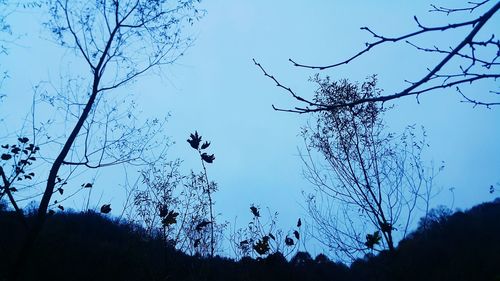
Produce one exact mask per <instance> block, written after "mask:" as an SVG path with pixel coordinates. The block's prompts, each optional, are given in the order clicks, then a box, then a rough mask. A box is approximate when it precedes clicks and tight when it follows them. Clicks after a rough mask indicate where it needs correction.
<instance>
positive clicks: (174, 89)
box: [0, 0, 500, 229]
mask: <svg viewBox="0 0 500 281" xmlns="http://www.w3.org/2000/svg"><path fill="white" fill-rule="evenodd" d="M433 2H436V1H433ZM430 3H431V2H430V1H395V0H392V1H361V0H357V1H337V0H335V1H305V0H295V1H286V0H279V1H265V0H254V1H248V0H247V1H244V0H238V1H234V0H232V1H224V0H212V1H208V0H205V1H203V2H202V4H201V6H202V7H203V8H204V9H206V11H207V14H206V16H205V17H204V18H202V19H201V20H200V21H199V22H198V23H196V24H195V26H194V27H193V28H190V29H189V31H190V32H191V33H192V34H193V35H194V37H195V39H196V40H195V44H194V46H192V47H191V48H190V49H189V50H188V51H187V52H186V54H185V55H184V56H183V57H181V58H180V59H179V60H178V61H177V62H176V63H175V64H174V65H172V66H169V67H167V68H165V69H164V70H163V72H162V74H161V76H156V75H147V76H144V77H141V78H140V79H139V80H138V81H137V82H136V83H134V84H133V85H130V86H127V87H126V88H125V89H124V91H130V92H133V93H135V96H136V97H137V103H138V104H139V107H140V109H141V110H142V111H143V114H146V115H151V116H159V117H161V116H165V115H167V114H168V113H170V115H171V117H170V118H169V122H168V125H167V131H166V134H167V135H168V136H170V138H171V140H173V141H175V142H176V144H174V145H173V146H172V147H171V148H170V150H169V151H170V153H171V155H172V156H171V157H172V158H174V157H180V158H181V159H183V160H184V163H183V169H184V170H186V171H187V170H189V169H194V170H199V160H198V158H197V155H196V154H195V153H194V152H193V151H192V150H191V148H190V147H189V145H188V144H187V142H186V139H187V137H188V136H189V134H190V133H191V132H193V131H194V130H197V131H198V132H199V133H200V134H201V135H202V136H203V137H204V138H205V139H207V140H210V141H212V145H211V152H213V153H215V157H216V159H215V161H214V163H213V164H212V165H210V166H209V167H208V172H209V176H210V178H211V179H212V180H214V181H216V182H217V183H218V184H219V192H218V193H217V195H216V201H217V203H216V206H215V209H216V211H217V212H220V213H221V214H222V217H223V218H224V219H226V220H228V221H230V222H233V221H234V218H235V217H236V216H238V222H239V223H240V224H241V225H244V224H245V223H246V222H248V220H249V219H250V212H249V206H250V204H252V203H254V204H256V205H259V206H261V207H270V209H271V211H273V212H274V211H277V212H279V213H280V217H279V221H280V225H281V226H282V227H283V228H284V229H288V228H289V227H290V228H291V227H293V226H294V225H295V222H296V219H297V217H306V214H305V210H304V209H303V208H302V207H301V205H303V204H304V198H303V196H302V193H301V192H302V191H305V192H308V191H310V190H311V188H310V186H309V183H308V182H307V181H306V180H304V178H303V177H302V172H301V170H302V163H301V160H300V157H299V156H298V149H300V148H301V147H303V143H302V140H301V138H300V137H299V132H300V127H301V126H303V125H304V124H305V123H306V122H307V121H308V120H311V119H310V118H311V116H308V115H295V114H289V113H281V112H276V111H274V110H273V109H272V107H271V104H274V105H276V106H281V107H285V108H286V107H292V106H294V105H296V103H295V101H294V100H293V99H292V98H291V97H290V96H288V95H287V94H286V93H285V92H283V91H282V90H280V89H278V88H276V87H275V85H274V83H273V82H272V81H271V80H269V79H268V78H266V77H264V75H263V74H262V72H261V71H260V70H259V69H258V68H257V67H256V66H255V65H254V64H253V62H252V58H255V59H256V60H257V61H259V62H260V63H262V65H263V66H264V67H265V68H266V69H267V70H268V71H269V72H270V73H272V74H274V75H275V76H276V77H277V78H278V79H279V80H280V81H281V82H282V83H284V84H286V85H287V86H290V87H292V88H293V89H294V90H296V91H297V92H298V93H300V94H302V95H304V96H306V97H311V96H312V93H313V91H314V89H315V85H314V84H313V83H311V82H308V78H309V77H311V76H313V75H314V74H315V73H316V71H313V70H307V69H300V68H294V67H293V66H292V65H291V64H290V63H289V62H288V59H289V58H293V59H296V60H298V61H300V62H305V63H310V64H328V63H332V62H336V61H339V60H341V59H345V58H346V57H348V56H349V55H352V54H354V53H355V52H357V51H358V50H360V49H361V48H363V46H364V42H366V41H371V40H372V38H371V37H370V35H369V34H368V33H366V32H363V31H361V30H360V29H359V28H360V27H362V26H369V27H372V28H373V29H374V30H376V31H378V32H380V33H382V34H386V35H398V34H402V33H404V32H408V31H412V30H414V29H415V28H416V27H415V23H414V21H413V19H412V18H413V15H419V18H421V19H422V20H423V21H424V22H427V23H429V24H430V23H435V22H439V19H441V23H443V21H442V19H443V15H438V14H430V13H428V12H427V11H428V9H429V4H430ZM439 3H442V4H446V3H448V4H449V3H454V2H453V1H439ZM32 15H33V14H30V13H26V12H20V13H16V14H13V15H11V24H12V27H13V30H14V32H16V31H20V33H22V34H24V33H26V35H23V37H21V38H20V39H18V40H17V41H16V43H15V44H13V45H11V47H10V50H9V55H8V56H2V57H0V60H1V64H2V69H4V68H5V69H6V70H7V71H8V72H9V76H10V78H9V79H8V80H6V81H5V82H4V85H3V89H2V90H3V92H5V93H6V94H7V95H8V96H7V98H6V100H5V102H4V104H0V110H1V111H2V115H4V114H5V115H7V118H12V120H18V122H19V120H22V118H23V117H24V114H25V113H26V112H28V111H29V105H26V104H20V103H18V102H17V101H16V100H17V98H18V97H20V96H21V95H22V97H23V98H28V99H31V95H32V91H31V87H32V86H33V85H35V84H37V83H38V82H39V81H42V80H43V81H46V80H50V79H54V77H57V76H58V72H59V71H60V70H61V69H63V68H64V67H63V66H66V64H67V62H65V60H64V59H65V53H64V50H63V51H61V50H62V49H61V47H59V46H57V45H55V44H53V43H51V42H50V41H49V40H48V39H47V38H49V35H47V33H43V27H42V26H41V25H40V22H41V21H40V20H41V19H42V18H43V15H37V14H35V15H34V16H32ZM444 22H446V18H445V21H444ZM499 22H500V21H499V15H496V18H495V19H494V21H493V22H492V23H491V24H490V26H489V28H490V29H489V30H490V32H491V30H492V27H493V26H495V24H496V26H500V24H499ZM460 34H463V33H460V32H457V33H455V34H453V35H451V36H449V37H446V38H445V39H446V40H449V42H450V44H449V45H454V44H456V43H458V40H460V37H459V36H460ZM442 36H443V35H438V36H437V37H430V38H428V39H425V40H427V41H425V40H423V41H421V42H424V43H428V44H429V45H430V46H432V45H433V44H435V43H436V42H434V40H438V39H441V38H442ZM437 43H438V42H437ZM444 45H446V44H444ZM438 60H439V57H436V56H428V55H426V54H422V53H419V52H415V51H414V49H412V48H411V47H409V46H408V45H404V44H400V45H387V46H381V47H380V48H377V49H375V50H373V51H372V52H370V53H368V54H366V55H365V56H363V57H361V58H359V59H358V60H356V61H354V62H353V63H352V64H349V65H346V66H343V67H341V68H338V69H335V70H327V71H324V72H322V73H321V74H322V75H330V76H331V77H332V78H334V79H340V78H349V79H351V80H353V81H362V80H363V79H364V78H365V77H366V76H369V75H371V74H378V77H379V86H380V87H381V88H382V89H384V91H385V92H386V93H391V92H395V91H397V90H398V89H401V88H402V87H403V86H404V85H405V83H404V79H408V80H416V79H417V78H419V75H422V73H425V72H426V68H427V67H430V66H432V63H435V62H436V61H438ZM75 65H78V63H77V62H76V63H75ZM492 85H493V86H496V87H498V82H496V85H495V84H490V85H489V86H490V88H479V89H477V90H478V91H481V90H484V89H487V90H489V89H491V86H492ZM497 89H498V88H497ZM460 100H461V98H460V97H459V96H458V95H457V93H456V92H455V91H454V90H447V91H440V92H435V93H431V94H428V95H425V96H422V97H421V98H420V104H417V102H416V100H415V99H414V98H412V97H410V98H405V99H400V100H396V101H395V104H396V107H395V108H394V109H393V110H391V111H390V112H389V113H388V114H387V123H388V124H389V126H390V129H391V130H393V131H401V130H402V128H404V126H406V125H409V124H416V125H418V126H420V125H423V126H425V128H426V130H427V134H428V140H429V143H430V148H429V150H428V151H427V153H426V159H427V160H428V161H434V162H435V163H437V164H436V166H438V165H439V163H440V162H441V161H444V162H445V166H446V168H445V170H444V171H443V172H442V173H441V175H440V176H439V177H438V178H437V180H436V187H437V188H442V192H441V193H440V195H439V196H437V197H436V198H435V199H434V201H433V202H432V204H433V205H439V204H443V205H447V206H451V204H452V203H451V202H452V201H454V202H453V204H454V205H453V207H454V208H469V207H471V206H473V205H476V204H479V203H481V202H485V201H491V200H493V199H494V198H495V197H498V196H499V193H500V126H499V125H498V123H499V121H500V107H497V108H492V109H486V108H484V107H476V108H473V107H472V106H471V105H470V104H465V103H460ZM11 108H16V110H12V109H11ZM17 108H19V109H17ZM9 120H10V119H9ZM109 176H110V175H108V174H106V171H105V170H103V171H101V172H100V174H99V179H101V180H102V181H103V183H105V184H103V185H106V188H102V189H101V190H99V192H98V193H99V194H102V197H101V198H99V199H100V200H101V201H106V202H111V203H112V204H115V205H119V204H120V202H121V201H123V194H121V193H120V192H121V191H120V186H119V184H120V183H116V182H115V183H116V185H114V186H113V181H110V180H109V178H108V177H109ZM103 185H101V186H103ZM490 185H494V186H495V187H496V189H497V191H496V193H494V194H490V193H489V186H490ZM97 188H99V187H97ZM450 188H453V195H452V194H451V192H450V190H449V189H450ZM96 200H97V199H96ZM80 206H81V202H75V208H77V209H78V208H80ZM117 209H118V208H117Z"/></svg>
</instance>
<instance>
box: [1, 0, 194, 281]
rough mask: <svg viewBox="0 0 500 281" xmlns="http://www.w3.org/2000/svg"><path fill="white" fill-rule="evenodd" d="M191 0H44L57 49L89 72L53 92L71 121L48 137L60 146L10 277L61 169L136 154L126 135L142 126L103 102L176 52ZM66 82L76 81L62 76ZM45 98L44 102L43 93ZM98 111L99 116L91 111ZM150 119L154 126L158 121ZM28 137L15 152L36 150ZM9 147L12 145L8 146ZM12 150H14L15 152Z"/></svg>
mask: <svg viewBox="0 0 500 281" xmlns="http://www.w3.org/2000/svg"><path fill="white" fill-rule="evenodd" d="M198 2H199V1H197V0H187V1H174V2H171V1H146V0H112V1H107V0H103V1H90V2H89V1H83V0H82V1H68V0H51V1H48V2H47V5H48V6H49V7H50V16H51V20H50V21H49V22H48V24H47V26H48V27H49V28H50V30H51V31H52V33H53V34H54V35H55V38H56V40H57V41H58V43H59V44H60V45H61V46H63V47H67V48H69V49H70V50H73V51H74V54H75V55H76V56H77V57H80V58H82V59H83V62H84V63H85V64H86V66H87V67H88V74H89V75H88V78H84V79H82V80H81V81H79V82H78V83H77V86H76V87H69V88H67V89H70V88H71V89H73V90H74V92H72V93H71V92H64V91H60V92H58V93H56V94H55V96H58V97H59V99H57V100H59V101H62V102H63V103H64V104H65V105H66V109H67V111H66V112H67V113H68V114H69V116H70V117H74V118H75V120H76V123H75V124H74V125H70V126H71V127H70V128H67V129H69V132H70V133H69V134H67V135H64V137H63V138H60V139H58V140H57V141H56V142H55V143H56V144H59V145H60V148H59V149H58V153H57V155H56V156H55V157H54V158H52V159H51V160H50V169H49V171H48V175H47V179H46V180H45V181H43V183H44V184H45V187H44V188H43V191H42V194H41V200H40V204H39V206H38V209H37V215H36V218H35V219H34V221H33V223H32V224H31V225H30V226H29V231H28V235H27V238H26V239H25V240H26V241H25V243H24V245H23V248H22V249H21V251H20V254H19V258H18V260H17V262H16V264H15V266H14V267H13V268H12V273H11V278H12V279H14V278H15V277H16V276H17V274H18V273H19V272H20V269H21V266H22V264H23V263H24V262H25V260H26V258H27V255H28V253H29V251H30V250H31V248H32V246H33V244H34V242H35V239H36V237H37V235H38V233H39V232H40V230H41V228H42V225H43V223H44V221H45V219H46V216H47V212H48V210H49V206H50V205H51V198H52V197H53V195H54V194H55V193H57V192H60V193H61V194H62V191H61V190H62V189H61V186H62V185H64V184H66V183H67V181H66V180H65V178H63V177H62V176H60V172H61V169H62V167H70V168H69V169H71V167H87V168H91V169H96V168H100V167H103V166H108V165H114V164H119V163H124V162H126V161H130V160H131V159H132V160H133V159H135V158H136V157H140V155H142V152H143V151H144V150H143V148H144V146H143V145H142V144H141V143H139V142H134V141H132V142H130V141H129V140H130V138H131V137H133V136H138V137H139V135H137V134H136V133H138V132H141V131H142V130H146V131H147V128H138V127H136V126H132V127H128V124H127V123H125V124H124V123H120V122H118V121H117V120H120V118H127V117H130V115H129V116H127V112H125V113H123V112H122V113H119V112H118V110H117V107H115V106H113V105H112V104H110V103H109V101H110V100H112V98H111V96H110V92H112V91H113V90H116V89H117V88H119V87H121V86H123V85H125V84H127V83H129V82H132V81H134V80H135V79H136V78H138V77H139V76H140V75H142V74H144V73H146V72H147V71H149V70H151V69H153V68H157V67H161V66H163V65H166V64H171V63H172V62H174V61H175V60H176V59H177V58H179V56H181V55H182V54H183V52H184V50H185V49H186V48H187V47H189V46H190V44H191V41H190V39H189V37H185V36H183V33H182V32H181V31H182V28H183V27H184V26H185V24H190V23H192V22H193V21H194V20H196V19H198V18H199V16H200V15H201V14H200V12H199V11H198V10H197V9H196V4H197V3H198ZM69 81H70V82H72V81H76V80H73V79H70V80H69ZM48 100H49V101H51V99H50V98H49V99H48ZM106 105H108V106H106ZM57 109H60V108H57ZM99 111H101V113H102V112H104V114H98V112H99ZM110 113H115V114H117V116H118V117H117V118H115V119H113V120H114V121H115V123H114V125H115V126H118V127H119V128H121V129H122V130H121V131H122V132H123V133H121V134H118V136H116V135H113V130H112V128H111V127H110V121H112V120H110V119H107V118H108V117H107V116H109V114H110ZM123 114H124V115H123ZM66 116H68V115H66ZM63 121H66V120H63ZM151 122H153V123H157V122H158V121H156V120H153V121H151ZM121 126H124V127H121ZM96 128H97V131H100V132H104V135H95V132H96ZM37 132H38V131H37ZM146 135H147V132H146ZM141 136H142V137H143V139H142V141H144V140H145V139H144V137H145V135H144V134H141ZM146 137H147V136H146ZM146 139H147V138H146ZM91 140H97V141H96V143H100V144H101V146H100V147H99V145H97V146H98V147H97V148H96V147H94V149H92V148H91V147H90V146H89V143H90V141H91ZM29 141H30V140H29V139H28V138H25V137H20V138H19V142H20V144H17V146H16V147H17V148H19V149H21V153H22V152H24V151H23V149H25V146H28V147H31V148H32V150H35V149H36V148H37V147H38V146H37V145H35V144H34V143H36V142H35V140H32V141H33V142H34V143H28V142H29ZM137 141H139V139H137ZM146 143H147V141H146ZM20 146H22V147H20ZM11 148H12V146H10V147H9V149H11ZM110 148H112V149H110ZM15 151H17V152H18V153H19V151H18V149H15ZM36 151H37V150H36ZM29 153H30V151H28V152H27V153H25V154H26V155H28V156H29ZM114 153H117V154H114ZM5 154H6V155H10V156H11V157H10V158H9V159H7V160H10V161H13V160H12V159H15V157H14V155H12V154H15V153H13V152H12V150H11V151H10V152H8V153H5ZM5 158H8V156H5ZM7 160H6V161H7ZM107 160H109V162H108V161H107ZM15 161H16V165H18V164H23V163H25V162H24V161H33V160H30V159H28V160H26V159H21V158H20V157H18V158H16V159H15ZM21 161H22V162H21ZM27 165H29V164H28V163H27ZM14 168H15V166H14ZM72 171H74V170H70V172H69V174H71V173H72ZM14 172H16V169H14ZM20 172H21V173H22V171H20ZM2 175H5V173H2ZM3 180H4V182H3V185H2V186H1V189H2V191H3V192H5V193H7V195H8V193H9V192H11V191H13V189H12V188H15V187H14V186H12V184H9V183H10V181H9V180H8V179H7V178H6V177H3ZM6 180H7V181H6ZM90 186H91V185H90ZM83 187H88V185H85V184H84V185H83ZM8 197H9V199H10V203H11V204H12V205H13V206H15V204H16V202H15V199H14V197H12V196H8ZM109 210H110V209H109V206H107V208H105V210H104V211H106V212H109ZM21 213H22V212H19V214H21Z"/></svg>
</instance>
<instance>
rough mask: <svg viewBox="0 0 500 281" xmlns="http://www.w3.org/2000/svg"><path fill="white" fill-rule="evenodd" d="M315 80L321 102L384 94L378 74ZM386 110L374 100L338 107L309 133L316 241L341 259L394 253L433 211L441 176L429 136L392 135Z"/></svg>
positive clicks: (320, 117)
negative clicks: (431, 157) (432, 162)
mask: <svg viewBox="0 0 500 281" xmlns="http://www.w3.org/2000/svg"><path fill="white" fill-rule="evenodd" d="M313 81H314V82H316V83H317V84H318V90H317V91H316V94H315V98H314V101H315V102H317V103H330V102H332V101H335V100H344V101H346V102H351V101H354V100H358V99H360V98H368V99H372V98H376V97H378V96H379V95H380V93H381V90H379V89H377V88H376V78H375V77H374V76H372V77H370V78H368V80H367V81H365V82H364V83H362V84H361V85H358V84H355V83H351V82H349V81H347V80H341V81H331V80H330V79H329V78H325V79H321V78H319V76H316V77H315V78H314V79H313ZM385 110H386V109H384V108H382V107H381V106H379V105H377V104H376V103H375V102H369V103H363V104H358V105H355V106H349V107H339V108H335V109H332V110H329V111H321V112H318V113H316V114H315V115H314V117H315V122H314V124H312V125H309V126H308V127H305V128H303V137H304V140H305V143H306V148H307V153H305V154H302V160H303V163H304V165H305V169H304V172H305V176H306V178H307V179H308V180H309V181H310V182H311V183H312V184H313V187H314V192H312V193H311V194H308V195H307V206H308V211H309V214H310V216H311V217H312V220H313V221H314V222H315V223H314V224H313V228H314V230H313V236H315V237H316V238H317V239H318V240H319V241H320V242H322V243H324V244H325V245H326V246H327V247H329V248H330V249H332V250H334V254H336V255H337V257H338V258H346V257H347V258H349V259H355V258H357V257H359V256H360V255H361V254H366V253H369V252H371V251H381V250H389V251H391V252H392V251H394V249H395V246H396V245H397V240H398V238H404V237H405V235H406V233H407V231H408V229H409V227H411V226H412V222H413V219H414V217H415V215H416V214H417V213H418V212H420V214H422V213H425V212H426V210H427V208H428V202H429V200H430V196H431V187H432V180H433V178H434V176H435V174H434V173H429V170H428V169H427V168H426V166H425V165H424V164H423V162H422V160H421V153H422V150H423V149H424V147H425V146H426V145H427V144H426V143H425V138H418V137H417V136H416V135H415V134H414V130H413V129H411V128H410V129H408V130H407V131H406V132H405V133H404V134H402V135H401V136H399V137H398V136H396V135H394V134H391V133H388V132H387V128H386V127H385V125H384V123H383V121H382V116H383V114H384V111H385ZM314 152H319V154H320V155H321V158H323V159H324V161H318V160H317V159H316V158H315V157H314ZM431 172H432V171H431Z"/></svg>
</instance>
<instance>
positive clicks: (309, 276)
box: [0, 199, 500, 281]
mask: <svg viewBox="0 0 500 281" xmlns="http://www.w3.org/2000/svg"><path fill="white" fill-rule="evenodd" d="M499 218H500V199H496V200H495V201H493V202H489V203H483V204H480V205H477V206H475V207H473V208H471V209H470V210H467V211H464V212H462V211H457V212H455V213H453V214H451V213H450V212H449V211H448V212H447V211H446V210H445V209H436V210H434V211H433V212H432V213H431V215H430V216H428V217H427V219H422V220H421V221H420V224H419V227H418V228H417V230H415V231H414V232H413V233H412V234H411V235H409V236H408V238H407V239H405V240H403V241H401V242H400V243H399V245H398V247H397V249H396V251H395V253H394V254H389V253H388V252H382V253H380V254H378V255H373V256H367V257H365V258H364V259H361V260H357V261H355V262H354V263H352V264H351V265H350V267H348V266H347V265H344V264H341V263H335V262H332V261H330V260H329V259H328V258H327V257H326V256H325V255H323V254H320V255H318V256H317V257H312V256H311V255H310V254H309V253H306V252H298V253H297V254H296V255H295V256H294V257H292V258H291V259H290V260H289V261H288V260H286V259H285V258H284V257H283V255H281V254H279V253H277V254H273V255H270V256H268V257H267V258H264V259H252V258H243V259H241V260H240V261H234V260H231V259H228V258H222V257H214V258H200V257H196V256H188V255H186V254H183V253H181V252H178V251H176V250H174V249H172V248H169V247H168V246H167V245H165V244H164V242H163V241H162V240H161V239H160V238H159V237H149V236H147V235H146V234H145V232H144V231H143V229H142V228H141V227H139V226H136V225H132V224H128V223H123V222H118V221H116V220H113V219H110V218H108V217H107V216H104V215H102V214H98V213H94V212H86V213H74V212H69V211H65V212H60V213H56V214H54V215H52V216H51V217H50V218H49V220H48V221H47V224H46V225H45V227H44V229H43V232H42V234H41V236H40V237H39V241H38V243H37V246H36V249H35V250H34V251H33V254H32V255H31V257H30V259H29V261H28V265H27V267H26V268H25V270H24V272H23V275H22V277H21V280H180V281H182V280H287V281H292V280H297V281H298V280H454V281H456V280H500V266H499V264H500V224H499ZM0 225H1V226H2V228H1V231H0V241H1V244H0V280H2V279H3V278H4V277H5V276H4V275H5V273H6V272H7V271H8V268H9V266H10V264H11V263H12V262H13V260H14V258H15V253H16V249H17V247H19V245H20V243H21V241H22V238H23V236H22V233H23V230H22V229H23V225H21V224H20V223H19V222H18V220H16V219H15V213H14V212H11V211H7V210H0Z"/></svg>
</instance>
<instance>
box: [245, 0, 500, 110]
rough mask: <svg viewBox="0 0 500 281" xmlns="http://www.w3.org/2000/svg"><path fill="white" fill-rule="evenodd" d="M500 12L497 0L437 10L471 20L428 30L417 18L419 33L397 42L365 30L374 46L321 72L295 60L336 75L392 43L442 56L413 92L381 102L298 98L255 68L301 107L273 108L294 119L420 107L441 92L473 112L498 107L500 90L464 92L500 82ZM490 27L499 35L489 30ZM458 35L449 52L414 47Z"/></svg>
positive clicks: (368, 45)
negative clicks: (400, 102) (352, 109)
mask: <svg viewBox="0 0 500 281" xmlns="http://www.w3.org/2000/svg"><path fill="white" fill-rule="evenodd" d="M499 9H500V3H499V2H498V1H492V0H484V1H480V2H467V3H466V4H464V6H463V7H460V8H448V7H441V6H437V5H431V9H430V12H433V13H438V14H440V15H444V16H447V15H450V14H458V13H463V14H467V16H468V18H467V19H466V20H463V21H458V22H450V23H448V24H445V25H440V26H427V25H425V24H424V23H422V22H420V20H419V19H418V18H417V17H416V16H415V17H414V20H415V23H416V25H417V28H416V30H414V31H411V32H408V33H405V34H402V35H399V36H395V37H392V36H385V35H381V34H379V33H377V32H375V31H373V30H372V29H370V28H369V27H361V29H362V30H365V31H367V32H368V33H369V34H371V35H372V36H373V38H374V41H372V42H367V43H366V46H365V48H364V49H362V50H361V51H359V52H357V53H355V54H354V55H352V56H351V57H349V58H347V59H345V60H341V61H339V62H335V63H332V64H328V65H323V66H315V65H308V64H303V63H299V62H297V61H296V60H293V59H289V61H290V62H291V63H292V64H293V65H294V66H295V67H300V68H309V69H315V70H327V69H334V68H338V67H341V66H342V65H345V64H348V63H350V62H352V61H354V60H356V59H359V58H360V57H362V56H364V55H366V54H367V53H368V52H370V51H371V50H373V49H375V48H378V47H379V46H382V45H387V44H390V43H406V44H409V45H410V46H413V47H414V48H415V49H416V50H417V52H418V54H417V55H418V56H421V55H422V54H426V53H431V54H434V55H437V56H441V59H440V60H439V61H438V62H437V63H436V64H435V65H432V66H430V67H428V68H427V69H428V72H427V73H426V74H425V75H422V76H421V77H416V78H413V79H412V81H413V82H410V81H406V82H408V84H409V86H407V87H405V88H403V89H401V90H399V91H397V92H395V93H392V94H387V95H379V96H376V97H359V98H358V99H355V100H332V101H329V103H323V102H319V101H316V100H311V99H308V98H306V97H305V96H303V95H300V94H298V93H296V92H294V90H292V89H291V88H289V87H287V86H285V85H284V84H282V83H281V82H280V81H279V80H278V79H276V78H275V77H274V76H273V75H271V74H269V73H268V72H267V71H266V70H265V69H264V67H263V66H262V65H261V64H260V63H258V62H257V61H255V60H254V63H255V64H256V65H257V67H259V68H260V70H261V71H262V72H263V73H264V75H265V76H266V77H268V78H270V79H272V80H273V81H274V82H275V83H276V86H278V87H279V88H281V89H283V90H285V91H286V92H288V94H290V95H291V96H292V97H293V98H294V99H295V100H297V102H298V103H299V105H298V106H296V107H295V108H293V109H286V108H285V109H283V108H277V107H274V105H273V108H274V109H275V110H278V111H285V112H294V113H309V112H318V111H329V110H333V109H336V108H339V107H346V106H354V105H358V104H363V103H370V102H381V103H384V102H386V101H390V100H395V99H399V98H402V97H408V96H415V97H416V98H417V101H418V98H419V96H420V95H422V94H427V93H429V94H430V93H432V92H435V91H436V90H438V89H446V88H455V89H456V91H457V92H458V93H459V95H460V96H461V97H462V98H463V102H466V103H471V104H472V105H473V106H486V107H491V106H498V105H500V101H498V97H499V92H498V89H492V90H491V91H490V97H489V98H484V97H483V98H481V97H471V96H469V95H468V94H466V93H464V92H463V91H462V89H461V88H460V87H461V86H466V85H469V84H472V83H477V82H479V81H486V80H490V81H496V80H497V79H498V78H499V77H500V73H499V72H498V66H499V65H500V63H499V62H498V58H499V57H500V52H499V51H498V50H499V49H500V41H499V39H498V38H497V37H496V31H497V29H495V28H494V27H492V26H491V24H494V23H493V18H494V17H495V16H497V13H498V10H499ZM489 27H492V28H493V29H492V30H489V29H488V28H489ZM456 31H461V32H462V35H461V36H462V37H461V40H460V42H459V43H458V44H456V45H453V46H450V47H449V48H447V47H440V46H439V43H442V44H443V43H444V44H448V43H447V42H436V43H435V45H434V46H420V45H418V44H416V43H413V42H412V40H417V39H418V38H421V37H423V36H425V35H427V34H435V33H453V32H456ZM444 37H445V36H443V38H444ZM401 67H405V68H406V67H408V65H406V64H405V65H403V64H402V65H401Z"/></svg>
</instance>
